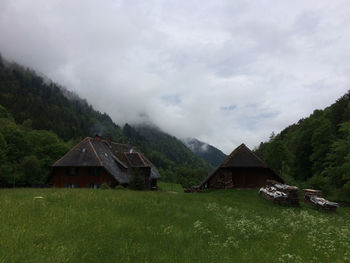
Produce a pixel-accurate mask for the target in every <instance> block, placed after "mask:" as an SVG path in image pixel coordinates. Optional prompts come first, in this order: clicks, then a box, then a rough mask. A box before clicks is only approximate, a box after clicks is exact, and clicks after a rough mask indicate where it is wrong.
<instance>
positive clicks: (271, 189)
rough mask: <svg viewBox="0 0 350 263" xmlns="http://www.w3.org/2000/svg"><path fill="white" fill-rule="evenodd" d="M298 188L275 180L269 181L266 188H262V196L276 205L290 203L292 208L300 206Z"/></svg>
mask: <svg viewBox="0 0 350 263" xmlns="http://www.w3.org/2000/svg"><path fill="white" fill-rule="evenodd" d="M298 191H299V189H298V187H296V186H290V185H287V184H281V183H279V182H277V181H274V180H267V181H266V186H265V187H262V188H260V191H259V193H260V195H261V196H262V197H264V198H265V199H267V200H271V201H273V202H274V203H279V204H280V203H282V202H283V203H288V204H289V205H292V206H298V205H299V197H298Z"/></svg>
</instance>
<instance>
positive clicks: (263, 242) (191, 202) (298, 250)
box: [0, 185, 350, 263]
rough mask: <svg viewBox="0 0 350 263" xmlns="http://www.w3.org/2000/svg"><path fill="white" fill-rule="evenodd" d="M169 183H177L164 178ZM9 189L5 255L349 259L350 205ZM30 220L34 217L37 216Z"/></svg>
mask: <svg viewBox="0 0 350 263" xmlns="http://www.w3.org/2000/svg"><path fill="white" fill-rule="evenodd" d="M161 187H163V188H164V189H167V188H168V186H167V185H161ZM170 189H171V190H172V191H171V192H162V191H160V192H137V191H129V190H93V189H72V190H69V189H14V190H13V189H11V190H2V191H0V200H1V201H0V211H2V212H1V213H0V225H1V228H0V236H1V239H0V244H1V245H0V261H1V262H28V263H30V262H123V263H125V262H154V263H156V262H174V263H175V262H211V263H212V262H222V263H225V262H227V263H231V262H348V261H349V259H350V254H349V249H348V248H349V247H350V239H349V233H350V221H349V218H350V209H349V208H344V207H340V208H339V209H338V210H337V212H336V213H325V212H323V211H318V210H316V209H314V208H312V207H310V206H308V205H305V204H301V208H297V207H286V206H278V205H274V204H272V203H270V202H268V201H266V200H265V199H263V198H261V197H259V195H258V193H257V191H256V190H222V191H213V192H210V193H204V194H184V193H176V192H174V189H175V187H171V188H170ZM28 219H30V220H28Z"/></svg>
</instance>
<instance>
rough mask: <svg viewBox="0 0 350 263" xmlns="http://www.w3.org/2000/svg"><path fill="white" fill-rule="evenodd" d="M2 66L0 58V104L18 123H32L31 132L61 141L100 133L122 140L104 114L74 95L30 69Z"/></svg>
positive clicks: (115, 127)
mask: <svg viewBox="0 0 350 263" xmlns="http://www.w3.org/2000/svg"><path fill="white" fill-rule="evenodd" d="M4 64H5V63H4V62H2V61H1V57H0V104H1V105H3V106H4V107H5V108H6V109H7V110H8V111H9V112H10V113H11V115H12V116H13V117H14V119H15V121H16V122H17V123H23V122H24V121H27V122H31V125H32V127H33V128H35V129H39V130H51V131H53V132H55V133H56V134H57V135H58V136H59V137H61V138H62V139H64V140H70V139H73V138H74V139H76V138H82V137H85V136H87V135H91V134H94V133H101V132H103V133H104V134H108V135H110V136H111V137H112V138H113V139H114V140H121V139H122V138H123V135H122V131H121V129H120V128H119V127H118V126H117V125H116V124H114V123H113V121H112V120H111V118H110V117H109V116H108V115H107V114H105V113H104V114H102V113H100V112H98V111H96V110H94V109H93V108H92V107H91V105H89V104H88V103H87V102H86V101H85V100H82V99H80V98H79V97H78V96H77V95H75V94H73V93H71V92H69V91H67V90H64V89H62V88H61V87H60V86H58V85H57V84H55V83H53V82H48V81H45V80H44V79H43V78H42V77H40V76H38V75H37V74H36V73H35V72H33V71H32V70H30V69H24V68H23V67H21V66H19V65H16V64H13V63H12V64H9V65H7V66H5V65H4Z"/></svg>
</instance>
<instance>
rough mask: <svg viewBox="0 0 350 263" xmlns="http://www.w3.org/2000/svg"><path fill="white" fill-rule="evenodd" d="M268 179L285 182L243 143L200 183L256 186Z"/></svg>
mask: <svg viewBox="0 0 350 263" xmlns="http://www.w3.org/2000/svg"><path fill="white" fill-rule="evenodd" d="M267 179H273V180H275V181H278V182H281V183H283V182H284V181H283V179H282V178H280V177H279V176H278V175H277V174H276V173H275V172H274V171H273V170H272V169H271V168H269V167H268V166H267V165H266V164H265V163H264V162H263V161H262V160H261V159H260V158H259V157H257V156H256V155H255V154H254V153H253V152H252V151H251V150H249V148H248V147H247V146H245V145H244V144H241V145H240V146H239V147H237V148H236V149H235V150H234V151H233V152H232V153H231V154H230V155H229V156H228V157H227V158H226V159H225V160H224V161H223V162H222V163H221V164H220V165H219V167H217V168H216V169H215V170H214V171H213V172H212V173H211V174H210V175H209V176H208V177H207V178H206V179H205V180H204V181H203V182H202V183H201V184H200V187H201V188H203V187H207V188H214V189H226V188H256V187H261V186H264V185H265V183H266V180H267Z"/></svg>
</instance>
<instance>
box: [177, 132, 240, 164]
mask: <svg viewBox="0 0 350 263" xmlns="http://www.w3.org/2000/svg"><path fill="white" fill-rule="evenodd" d="M183 142H184V143H185V144H186V145H187V147H188V148H189V149H190V150H191V151H192V152H193V153H194V154H195V155H197V156H199V157H201V158H203V159H204V160H205V161H207V162H208V163H210V164H211V165H213V166H214V167H217V166H218V165H219V164H220V163H221V162H222V161H223V160H224V159H225V158H226V154H224V153H223V152H222V151H220V150H219V149H217V148H215V147H214V146H212V145H209V144H207V143H205V142H202V141H200V140H197V139H195V138H187V139H184V140H183ZM232 150H233V149H232Z"/></svg>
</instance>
